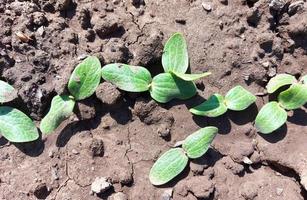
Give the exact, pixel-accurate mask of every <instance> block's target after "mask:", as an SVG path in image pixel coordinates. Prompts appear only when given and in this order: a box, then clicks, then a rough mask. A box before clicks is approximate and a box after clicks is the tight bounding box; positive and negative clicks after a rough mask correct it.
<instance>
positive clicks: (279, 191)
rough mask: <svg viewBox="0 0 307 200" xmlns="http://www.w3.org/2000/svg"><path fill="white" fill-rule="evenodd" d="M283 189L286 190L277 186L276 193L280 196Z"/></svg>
mask: <svg viewBox="0 0 307 200" xmlns="http://www.w3.org/2000/svg"><path fill="white" fill-rule="evenodd" d="M283 191H284V189H282V188H276V194H277V195H278V196H280V195H281V194H282V193H283Z"/></svg>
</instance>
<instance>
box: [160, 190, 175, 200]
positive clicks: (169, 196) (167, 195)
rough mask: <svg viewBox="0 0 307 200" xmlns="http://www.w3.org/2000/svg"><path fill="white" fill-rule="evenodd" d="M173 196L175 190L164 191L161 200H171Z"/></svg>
mask: <svg viewBox="0 0 307 200" xmlns="http://www.w3.org/2000/svg"><path fill="white" fill-rule="evenodd" d="M172 196H173V188H170V189H167V190H164V192H163V193H162V195H161V200H171V199H172Z"/></svg>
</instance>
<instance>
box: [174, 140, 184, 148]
mask: <svg viewBox="0 0 307 200" xmlns="http://www.w3.org/2000/svg"><path fill="white" fill-rule="evenodd" d="M183 143H184V140H180V141H178V142H176V143H175V144H174V146H173V147H179V146H181V145H182V144H183Z"/></svg>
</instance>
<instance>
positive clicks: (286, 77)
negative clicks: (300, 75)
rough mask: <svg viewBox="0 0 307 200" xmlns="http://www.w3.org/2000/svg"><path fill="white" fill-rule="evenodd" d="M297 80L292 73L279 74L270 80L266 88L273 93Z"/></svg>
mask: <svg viewBox="0 0 307 200" xmlns="http://www.w3.org/2000/svg"><path fill="white" fill-rule="evenodd" d="M295 81H296V79H295V77H294V76H292V75H290V74H278V75H276V76H275V77H273V78H272V79H271V80H270V81H269V83H268V84H267V86H266V88H267V91H268V93H270V94H271V93H273V92H275V91H276V90H278V89H279V88H280V87H282V86H285V85H291V84H292V83H295Z"/></svg>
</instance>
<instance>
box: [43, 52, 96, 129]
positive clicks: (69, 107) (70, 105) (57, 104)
mask: <svg viewBox="0 0 307 200" xmlns="http://www.w3.org/2000/svg"><path fill="white" fill-rule="evenodd" d="M100 79H101V64H100V61H99V59H98V58H97V57H95V56H89V57H87V58H86V59H84V60H83V61H82V62H81V63H80V64H78V65H77V67H76V68H75V69H74V71H73V73H72V75H71V76H70V79H69V82H68V90H69V92H70V95H56V96H55V97H53V99H52V101H51V107H50V109H49V112H48V113H47V115H46V116H45V117H44V118H43V119H42V121H41V124H40V130H41V131H42V133H43V134H48V133H51V132H52V131H54V130H55V129H56V128H57V127H58V126H59V125H60V124H61V123H62V121H64V120H65V119H67V118H68V117H69V116H70V115H72V113H73V110H74V106H75V103H76V101H78V100H83V99H85V98H87V97H90V96H91V95H92V94H94V92H95V90H96V88H97V87H98V85H99V83H100Z"/></svg>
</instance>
